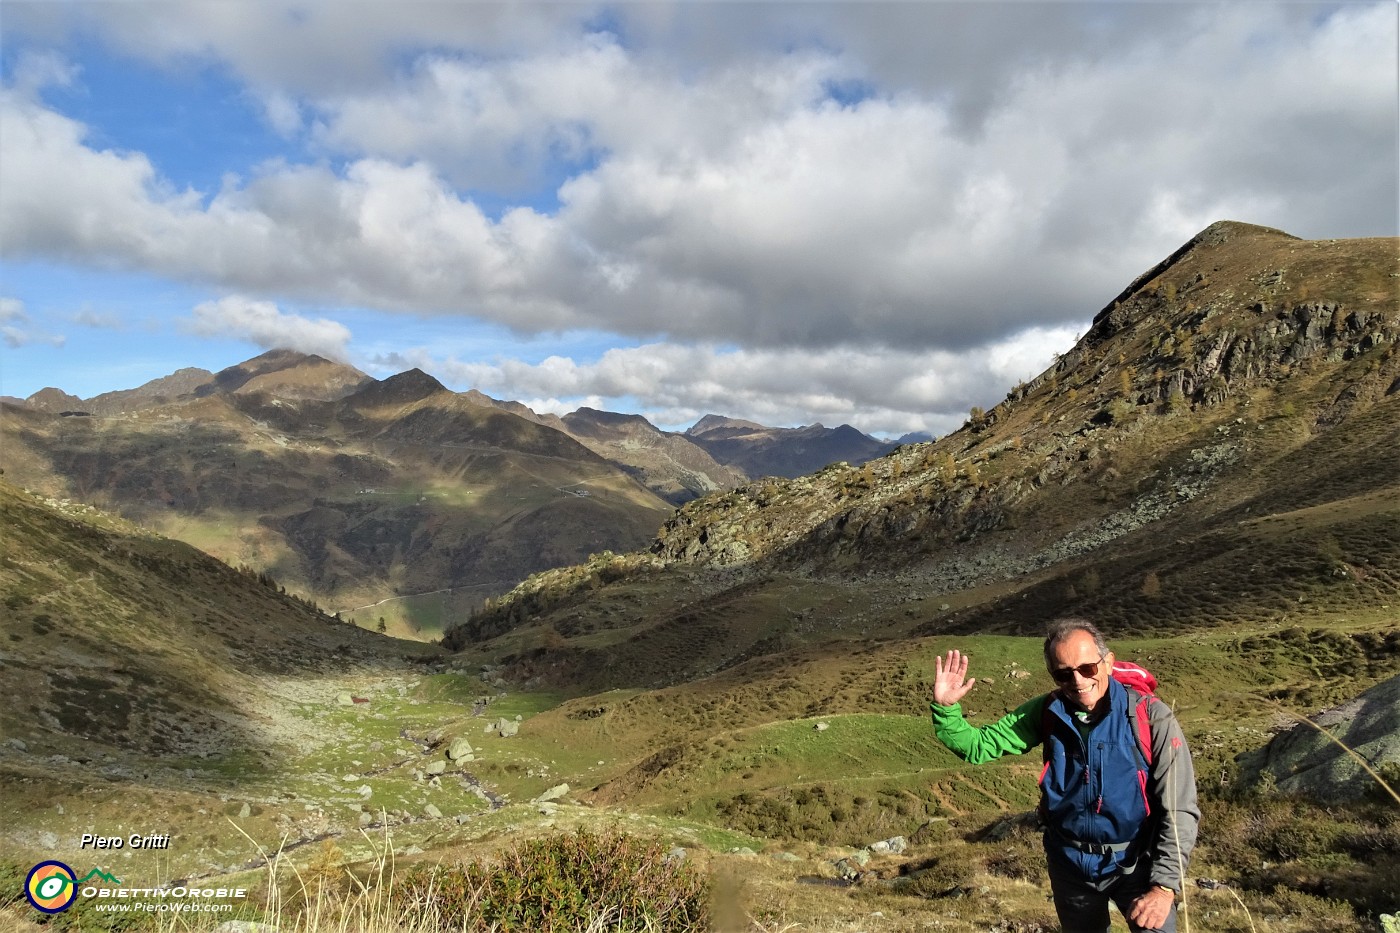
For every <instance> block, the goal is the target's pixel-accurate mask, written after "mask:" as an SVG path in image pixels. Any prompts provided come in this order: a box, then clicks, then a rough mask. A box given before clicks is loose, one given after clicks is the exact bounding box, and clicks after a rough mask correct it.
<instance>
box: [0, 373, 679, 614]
mask: <svg viewBox="0 0 1400 933" xmlns="http://www.w3.org/2000/svg"><path fill="white" fill-rule="evenodd" d="M357 376H358V377H361V378H356V377H357ZM363 379H367V377H363V374H358V373H357V371H353V370H351V369H350V368H349V367H343V366H340V365H339V364H332V363H329V362H327V361H325V360H321V359H319V358H315V357H304V356H302V355H300V354H290V353H287V352H286V351H276V352H274V353H270V354H265V355H264V356H262V357H258V358H257V359H255V360H250V361H249V362H248V363H245V364H241V365H240V366H238V367H231V368H230V369H228V370H225V371H223V372H222V373H220V374H218V376H216V377H215V378H214V380H213V381H212V382H211V383H209V384H207V385H206V386H204V387H203V388H201V389H200V390H199V391H198V392H196V393H194V394H187V395H185V396H183V397H182V398H181V399H179V400H178V401H175V402H167V403H165V404H158V405H146V404H145V403H144V402H143V404H142V405H141V406H138V407H136V408H134V409H133V410H129V411H123V412H121V413H119V414H113V415H108V416H100V415H99V416H93V417H86V418H76V417H68V418H63V417H59V416H57V415H52V414H43V413H40V412H37V411H35V410H33V409H31V408H19V407H15V406H4V407H3V411H2V412H0V419H2V420H0V431H3V433H4V436H5V441H6V443H5V444H4V448H3V451H2V452H0V462H3V466H4V468H5V469H6V470H7V471H8V474H9V476H10V478H12V479H13V480H14V481H16V482H17V483H20V484H21V485H23V486H25V487H27V488H31V489H35V490H39V491H42V492H45V493H46V494H49V495H52V496H56V497H61V498H72V499H78V500H81V501H84V502H89V503H93V504H96V505H99V506H102V507H104V508H108V509H111V510H114V511H118V512H120V513H121V514H123V515H125V516H126V517H128V518H129V519H131V520H134V521H139V522H142V523H143V524H146V525H149V526H150V527H153V528H156V529H158V530H160V531H162V532H163V533H165V534H168V535H170V536H172V537H179V538H182V539H184V540H187V541H189V542H190V543H192V544H195V545H196V546H198V547H201V548H203V549H205V550H207V551H208V552H210V553H212V554H214V555H216V556H218V557H220V558H222V559H224V560H226V561H228V562H230V563H234V564H246V565H248V566H251V567H254V568H256V569H258V570H260V571H268V572H271V573H272V574H273V575H275V576H276V577H277V579H278V580H279V582H282V583H283V584H285V585H287V586H289V587H291V588H292V589H293V590H294V591H296V592H298V593H300V594H302V595H305V596H307V597H309V598H311V599H313V600H315V601H317V602H318V603H320V604H321V605H324V606H326V607H327V608H329V609H337V610H339V609H352V608H354V607H357V606H365V605H369V604H374V603H377V602H379V601H380V600H382V599H385V598H386V597H388V598H394V597H401V596H409V595H412V594H418V593H428V592H438V591H443V590H449V589H451V590H452V592H449V593H445V594H443V595H442V596H441V597H436V598H437V599H438V602H437V603H435V604H434V611H435V612H441V613H442V614H444V615H446V616H448V617H450V616H451V614H453V613H455V612H459V611H465V609H466V608H467V607H469V606H471V605H472V604H474V603H476V602H479V601H480V599H481V598H482V597H483V596H485V595H487V594H489V593H492V592H499V591H502V590H504V589H507V588H509V586H511V585H512V584H513V583H514V582H515V581H517V580H519V579H521V578H522V577H524V576H525V575H527V574H529V573H532V572H535V571H539V570H543V569H546V568H549V567H553V566H559V565H561V564H571V563H575V562H577V561H579V560H582V559H584V558H585V557H587V555H589V554H591V553H594V552H597V551H602V550H609V549H614V550H628V549H631V548H634V547H637V546H639V545H641V544H642V543H644V542H645V541H647V540H648V539H649V538H650V537H651V536H652V535H653V534H654V533H655V531H656V528H657V526H658V525H659V523H660V521H661V520H662V519H663V518H664V516H665V515H666V514H667V511H668V508H667V506H666V505H665V503H663V502H662V501H661V500H659V499H658V498H656V497H655V496H654V495H652V494H651V493H649V492H648V491H647V490H645V489H643V488H642V487H641V486H639V485H638V484H637V483H636V482H635V480H633V479H632V478H631V477H630V476H628V475H627V474H626V473H625V472H624V471H622V470H620V469H619V468H618V467H616V466H614V465H613V464H611V463H609V462H607V461H606V460H604V459H603V458H601V457H599V456H597V455H596V454H594V453H592V452H591V451H589V450H587V449H586V448H584V447H583V446H582V445H580V444H578V443H577V442H575V441H573V440H572V439H570V438H569V437H567V436H566V435H564V434H562V433H560V432H559V431H556V430H552V429H550V428H547V427H542V426H540V425H537V424H533V423H531V422H529V421H526V420H525V419H522V418H519V417H517V416H515V415H512V414H509V413H507V412H504V411H497V410H493V409H487V408H483V407H481V406H479V405H473V404H470V403H469V402H468V401H466V400H464V399H462V398H461V397H460V396H457V395H455V394H454V393H452V392H449V391H447V390H446V389H444V388H443V387H442V386H441V384H439V383H438V382H437V381H436V380H434V379H432V378H431V377H430V376H427V375H425V374H423V373H421V372H418V371H417V370H413V371H410V372H408V373H402V374H399V375H397V376H394V377H391V378H390V379H386V380H383V381H382V382H376V381H374V380H368V381H363ZM206 389H207V390H208V391H205V390H206ZM547 529H550V530H552V533H550V534H546V530H547ZM545 539H547V545H546V546H542V544H541V542H542V541H545ZM453 588H456V589H453ZM377 614H379V612H378V611H377V610H366V613H364V614H363V615H364V616H365V621H366V622H368V623H369V624H373V620H374V616H375V615H377Z"/></svg>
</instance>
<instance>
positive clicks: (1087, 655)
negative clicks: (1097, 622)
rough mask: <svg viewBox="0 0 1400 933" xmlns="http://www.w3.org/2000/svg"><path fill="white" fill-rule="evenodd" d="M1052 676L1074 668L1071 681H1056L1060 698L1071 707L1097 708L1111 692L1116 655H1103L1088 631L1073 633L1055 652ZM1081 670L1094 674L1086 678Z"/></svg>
mask: <svg viewBox="0 0 1400 933" xmlns="http://www.w3.org/2000/svg"><path fill="white" fill-rule="evenodd" d="M1050 656H1051V663H1050V675H1051V676H1052V677H1054V676H1055V673H1056V672H1057V671H1063V670H1067V669H1071V668H1072V669H1074V671H1073V676H1072V677H1071V678H1070V679H1069V680H1060V679H1058V678H1056V680H1055V683H1056V684H1057V685H1058V687H1059V691H1060V696H1062V697H1064V699H1065V702H1066V703H1068V704H1069V705H1070V706H1074V707H1078V708H1080V709H1093V708H1094V706H1095V705H1096V704H1097V703H1098V702H1099V700H1102V699H1103V696H1104V694H1105V693H1107V692H1108V678H1109V672H1110V671H1112V670H1113V652H1111V651H1110V652H1108V653H1107V654H1105V655H1103V656H1102V657H1100V656H1099V649H1098V646H1097V645H1095V644H1094V637H1093V636H1092V635H1090V634H1089V633H1088V632H1077V631H1076V632H1071V633H1070V634H1069V635H1068V637H1066V638H1064V639H1063V640H1062V641H1060V642H1059V643H1058V644H1057V645H1055V647H1054V648H1053V649H1052V651H1051V655H1050ZM1081 667H1086V668H1087V667H1092V668H1093V675H1092V676H1090V677H1085V676H1084V675H1083V673H1081V672H1080V670H1079V668H1081Z"/></svg>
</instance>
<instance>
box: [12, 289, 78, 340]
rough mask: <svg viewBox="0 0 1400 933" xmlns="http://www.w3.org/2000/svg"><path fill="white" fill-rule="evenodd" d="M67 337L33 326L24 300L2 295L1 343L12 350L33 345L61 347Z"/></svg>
mask: <svg viewBox="0 0 1400 933" xmlns="http://www.w3.org/2000/svg"><path fill="white" fill-rule="evenodd" d="M66 342H67V338H65V337H63V336H61V335H59V334H50V333H47V332H45V331H44V330H42V329H39V328H36V327H34V326H33V322H32V321H31V320H30V318H29V312H28V311H27V310H25V307H24V302H23V301H21V300H19V299H18V298H10V297H0V343H4V344H5V346H7V347H9V348H10V349H11V350H18V349H20V348H21V347H27V346H32V345H36V344H37V345H43V346H50V347H61V346H63V345H64V344H65V343H66Z"/></svg>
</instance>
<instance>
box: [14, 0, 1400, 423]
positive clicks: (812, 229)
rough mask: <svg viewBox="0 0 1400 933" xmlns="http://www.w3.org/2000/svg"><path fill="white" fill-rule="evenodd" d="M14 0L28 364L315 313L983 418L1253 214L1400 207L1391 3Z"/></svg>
mask: <svg viewBox="0 0 1400 933" xmlns="http://www.w3.org/2000/svg"><path fill="white" fill-rule="evenodd" d="M347 10H353V13H354V15H348V14H347V12H346V11H347ZM4 13H5V23H4V25H5V29H4V33H3V37H0V81H2V82H3V88H2V89H0V93H2V94H3V97H0V394H6V395H13V396H19V397H25V396H28V395H29V394H32V393H33V392H35V391H37V390H38V389H40V388H42V387H44V386H49V385H52V386H56V387H59V388H62V389H64V390H66V391H68V392H71V393H73V394H76V395H79V396H83V397H90V396H92V395H96V394H98V393H100V392H104V391H109V390H112V389H119V388H130V387H134V386H136V385H139V384H141V383H142V382H145V381H147V380H149V379H153V378H157V377H159V376H162V375H166V374H168V373H170V372H173V371H174V370H176V369H179V368H182V367H186V366H198V367H202V368H205V369H209V370H218V369H220V368H223V367H225V366H229V365H232V364H234V363H237V362H240V361H242V360H244V359H247V358H248V357H251V356H254V355H256V354H258V353H261V352H263V351H264V350H266V349H269V348H271V347H273V346H292V347H293V348H294V349H299V350H304V351H306V352H315V353H320V354H321V355H323V356H329V357H334V358H337V359H341V360H344V361H346V362H348V363H351V364H353V365H355V366H357V367H359V368H360V369H362V370H364V371H365V372H368V373H369V374H371V375H374V376H376V377H381V378H382V377H384V376H387V375H390V374H392V373H394V372H398V371H401V370H402V369H405V368H408V367H410V366H418V367H420V368H422V369H424V370H426V371H428V372H430V373H432V374H433V375H435V376H437V377H438V378H439V379H441V380H442V381H443V382H445V383H446V384H448V385H449V386H450V387H452V388H454V389H458V390H465V389H468V388H479V389H481V390H482V391H484V392H487V393H488V394H491V395H494V396H496V397H501V398H511V399H518V400H521V401H524V402H525V403H526V404H529V405H531V406H532V407H536V408H537V409H540V410H550V411H556V412H560V413H563V412H567V411H570V410H572V409H573V408H575V407H578V406H580V405H590V406H593V407H599V408H607V409H611V410H616V411H635V412H639V413H641V414H644V415H646V416H647V417H649V418H650V419H652V420H653V421H654V422H655V423H657V424H659V425H662V426H665V427H684V426H686V425H688V424H690V423H692V422H693V421H695V420H696V419H697V418H699V417H700V416H701V415H703V414H705V413H707V412H718V413H721V414H726V415H731V416H735V417H742V418H748V419H751V420H755V421H760V422H763V423H767V424H784V425H796V424H806V423H811V422H815V421H821V422H823V423H825V424H830V425H834V424H839V423H842V422H846V423H850V424H853V425H855V426H856V427H858V428H861V429H862V430H865V431H868V432H872V433H881V434H886V435H898V434H901V433H903V432H906V431H913V430H926V431H931V432H934V433H941V432H943V431H946V430H948V429H950V428H952V427H954V426H956V425H957V424H959V423H961V421H962V420H963V418H964V417H965V415H966V412H967V410H968V409H969V408H970V407H971V406H973V405H981V406H986V405H989V404H991V403H994V402H995V401H997V400H998V399H1000V398H1001V397H1002V396H1003V395H1004V394H1005V392H1006V390H1007V389H1008V388H1009V387H1010V386H1011V385H1012V384H1014V383H1015V382H1017V381H1018V380H1020V379H1024V378H1027V377H1029V376H1031V375H1034V374H1035V373H1037V372H1039V371H1040V370H1041V369H1043V368H1044V366H1045V365H1047V364H1048V363H1049V362H1050V360H1051V359H1052V356H1053V354H1055V353H1056V352H1061V351H1063V350H1065V349H1067V348H1068V347H1069V346H1070V345H1071V343H1072V342H1073V340H1074V339H1075V338H1076V336H1077V335H1078V334H1079V333H1081V332H1082V331H1083V329H1084V328H1085V327H1086V326H1087V324H1088V322H1089V320H1090V319H1091V318H1092V316H1093V314H1094V313H1095V312H1096V311H1097V310H1098V309H1099V308H1100V307H1101V306H1102V305H1103V304H1104V303H1105V302H1107V301H1108V300H1110V299H1111V298H1112V297H1113V296H1114V295H1115V294H1117V292H1118V291H1119V290H1120V289H1121V288H1122V287H1123V286H1124V285H1125V284H1126V283H1127V282H1128V281H1130V280H1131V279H1132V278H1133V277H1134V276H1136V275H1137V274H1138V273H1140V272H1141V271H1143V270H1144V269H1146V268H1147V267H1149V266H1151V265H1152V264H1153V263H1155V262H1156V261H1157V260H1159V259H1160V258H1162V257H1163V256H1165V255H1166V254H1167V253H1169V252H1170V251H1171V250H1172V249H1174V248H1175V247H1176V246H1178V245H1180V243H1181V242H1183V241H1184V240H1186V239H1188V238H1189V237H1190V236H1191V235H1193V234H1194V233H1196V232H1197V231H1198V230H1200V229H1201V228H1203V227H1204V226H1206V225H1208V224H1209V223H1211V222H1213V221H1215V220H1219V219H1223V218H1230V219H1235V220H1243V221H1248V222H1253V223H1260V224H1265V225H1268V226H1274V227H1280V228H1282V229H1285V230H1288V231H1289V232H1291V233H1294V234H1297V235H1299V236H1304V237H1347V236H1377V235H1387V236H1393V235H1396V233H1397V232H1400V231H1397V209H1398V208H1397V204H1398V203H1400V185H1397V180H1396V169H1395V166H1396V164H1397V161H1400V145H1398V144H1397V91H1396V88H1397V62H1396V48H1397V7H1396V6H1395V5H1394V4H1393V3H1388V2H1386V3H1341V4H1301V3H1290V4H1275V3H1268V2H1261V3H1251V4H1208V5H1195V4H1187V3H1167V4H1139V3H1108V2H1081V3H1014V4H1002V3H996V2H987V3H971V2H968V3H955V2H944V3H916V2H904V3H881V2H870V3H839V2H837V3H820V4H803V3H704V2H698V3H669V4H668V3H659V2H658V3H627V4H617V5H607V4H588V3H570V4H528V3H524V4H492V3H474V4H447V3H438V2H422V3H416V2H412V0H408V2H395V3H388V2H382V3H381V2H375V0H366V2H364V3H357V4H354V5H353V6H352V7H351V6H347V5H344V4H334V3H322V2H309V3H297V4H284V3H278V2H264V3H217V2H187V0H181V2H127V3H105V2H97V3H62V2H48V0H44V2H26V0H6V3H5V9H4Z"/></svg>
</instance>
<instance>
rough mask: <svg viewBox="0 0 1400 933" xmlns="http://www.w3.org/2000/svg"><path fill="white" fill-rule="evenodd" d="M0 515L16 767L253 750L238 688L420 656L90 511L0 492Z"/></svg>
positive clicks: (2, 617)
mask: <svg viewBox="0 0 1400 933" xmlns="http://www.w3.org/2000/svg"><path fill="white" fill-rule="evenodd" d="M0 517H2V518H3V523H4V527H5V534H4V536H3V538H0V594H3V606H2V607H0V632H3V644H4V649H3V653H2V654H0V674H2V676H3V682H4V684H5V694H6V696H7V697H8V700H7V701H6V703H5V704H4V708H3V710H0V728H3V732H4V734H5V735H6V736H7V737H14V738H19V739H21V740H22V742H23V743H24V747H25V751H26V760H30V759H35V760H38V759H42V758H44V757H45V756H50V755H57V754H61V755H65V756H67V757H68V758H71V759H72V760H74V761H76V762H79V763H80V764H86V763H89V762H96V761H99V760H107V761H122V760H125V759H126V758H127V757H129V756H131V755H135V756H138V757H139V758H146V757H152V756H154V757H176V756H180V755H195V754H199V753H201V752H205V753H207V752H210V751H214V750H221V749H225V748H226V747H229V746H233V747H239V748H246V747H252V748H257V747H259V746H260V745H261V744H262V743H261V741H260V739H259V738H258V735H259V733H258V730H257V728H256V723H255V721H254V720H255V718H256V717H255V716H253V715H252V709H253V699H254V697H253V692H252V689H251V684H250V678H253V677H256V676H263V675H278V676H291V675H297V676H306V677H315V676H316V675H318V674H323V673H325V672H328V671H333V670H335V671H338V670H345V669H348V668H356V667H368V668H376V667H381V666H382V667H397V666H400V665H401V664H402V662H403V659H404V656H405V654H407V655H409V656H421V655H427V654H430V653H431V652H430V650H429V649H428V648H426V647H425V646H421V645H418V644H415V643H410V642H398V641H396V640H394V639H389V638H384V637H382V636H376V635H371V634H369V633H366V632H364V631H361V630H360V629H357V628H356V627H354V626H352V625H346V624H343V623H340V622H337V621H336V620H335V619H333V618H331V617H329V616H326V615H324V614H322V613H320V612H318V611H315V610H314V609H312V608H311V607H310V606H308V605H306V604H305V603H303V602H302V601H300V600H297V599H294V598H292V597H289V596H287V595H286V594H285V593H282V592H280V591H279V588H278V587H277V586H276V585H275V584H273V583H270V582H269V581H268V580H267V579H266V578H262V579H260V578H259V577H258V576H256V575H253V574H250V573H246V572H239V571H237V570H234V569H233V568H231V567H229V566H227V565H226V564H223V563H221V562H220V561H217V560H215V559H214V558H212V557H209V556H208V555H206V554H204V553H202V552H200V551H197V550H195V549H194V548H192V547H190V546H188V545H186V544H184V543H182V542H179V541H172V540H169V539H166V538H162V537H160V536H159V535H155V534H152V533H150V532H148V531H144V530H142V529H140V528H137V527H136V526H133V525H130V524H129V523H127V522H125V521H123V520H121V519H118V518H115V517H113V516H110V515H106V514H104V513H101V512H99V511H97V510H96V509H93V508H92V507H91V506H85V505H78V504H73V503H69V502H61V501H55V500H51V499H45V498H42V497H39V496H36V495H34V494H31V493H27V492H24V491H22V490H19V489H17V488H16V487H14V486H13V485H11V484H9V483H8V482H5V481H3V480H0ZM5 751H6V752H7V753H8V754H9V755H10V756H13V754H14V751H13V748H8V747H7V748H6V749H5Z"/></svg>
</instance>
